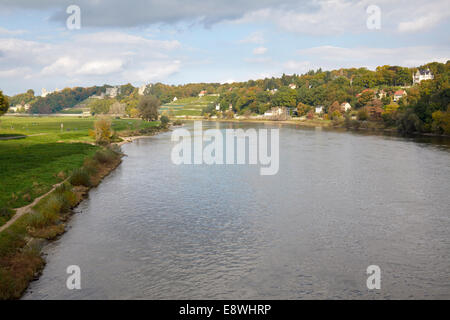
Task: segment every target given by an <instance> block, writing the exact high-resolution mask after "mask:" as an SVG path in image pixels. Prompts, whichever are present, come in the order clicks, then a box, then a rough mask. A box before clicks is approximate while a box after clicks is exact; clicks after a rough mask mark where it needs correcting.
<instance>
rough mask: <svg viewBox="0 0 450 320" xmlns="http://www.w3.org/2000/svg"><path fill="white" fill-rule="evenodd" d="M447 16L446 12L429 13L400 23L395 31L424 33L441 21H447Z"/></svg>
mask: <svg viewBox="0 0 450 320" xmlns="http://www.w3.org/2000/svg"><path fill="white" fill-rule="evenodd" d="M449 16H450V13H449V11H448V10H444V11H440V12H429V13H426V14H424V15H423V16H420V17H416V18H415V19H412V20H410V21H404V22H400V23H399V24H398V28H397V29H398V31H399V32H419V31H425V30H429V29H431V28H433V27H435V26H436V25H438V24H439V23H440V22H441V21H443V20H444V19H447V18H448V17H449Z"/></svg>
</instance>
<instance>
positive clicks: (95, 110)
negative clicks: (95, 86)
mask: <svg viewBox="0 0 450 320" xmlns="http://www.w3.org/2000/svg"><path fill="white" fill-rule="evenodd" d="M114 101H115V100H110V99H98V100H95V101H93V102H92V103H90V104H89V108H90V110H91V113H92V114H107V113H109V110H110V108H111V105H112V104H113V103H114Z"/></svg>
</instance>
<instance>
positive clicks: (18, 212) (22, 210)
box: [0, 179, 68, 232]
mask: <svg viewBox="0 0 450 320" xmlns="http://www.w3.org/2000/svg"><path fill="white" fill-rule="evenodd" d="M67 180H68V179H66V180H64V181H62V182H60V183H57V184H55V185H53V188H52V189H51V190H50V191H49V192H47V193H45V194H43V195H42V196H40V197H38V198H36V199H34V201H33V202H32V203H30V204H29V205H26V206H25V207H21V208H18V209H15V211H16V213H15V214H14V216H13V217H12V218H11V219H9V220H8V222H7V223H6V224H4V225H3V226H1V227H0V232H2V231H4V230H6V229H8V228H9V227H10V226H11V225H12V224H13V223H14V222H16V221H17V219H19V218H20V217H21V216H23V215H24V214H26V213H28V212H29V211H30V209H31V208H33V207H34V206H35V205H36V204H37V203H38V202H39V201H41V199H42V198H45V197H46V196H48V195H49V194H50V193H52V192H53V191H55V189H56V188H57V187H59V186H60V185H62V184H63V183H64V182H66V181H67Z"/></svg>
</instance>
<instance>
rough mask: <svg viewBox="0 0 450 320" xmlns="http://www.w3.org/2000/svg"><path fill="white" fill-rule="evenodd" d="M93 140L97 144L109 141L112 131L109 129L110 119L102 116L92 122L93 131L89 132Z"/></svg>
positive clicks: (104, 143)
mask: <svg viewBox="0 0 450 320" xmlns="http://www.w3.org/2000/svg"><path fill="white" fill-rule="evenodd" d="M91 135H93V136H94V138H95V142H96V143H97V144H99V145H107V144H109V143H110V142H111V138H112V136H113V132H112V130H111V120H109V119H107V118H102V119H99V120H97V121H95V123H94V131H93V132H91Z"/></svg>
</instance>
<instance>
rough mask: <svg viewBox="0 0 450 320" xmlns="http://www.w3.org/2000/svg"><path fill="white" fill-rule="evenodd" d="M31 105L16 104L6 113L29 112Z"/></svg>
mask: <svg viewBox="0 0 450 320" xmlns="http://www.w3.org/2000/svg"><path fill="white" fill-rule="evenodd" d="M30 108H31V105H30V104H29V103H25V104H16V105H15V106H11V107H9V109H8V112H10V113H17V112H27V111H28V110H30Z"/></svg>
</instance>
